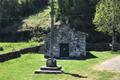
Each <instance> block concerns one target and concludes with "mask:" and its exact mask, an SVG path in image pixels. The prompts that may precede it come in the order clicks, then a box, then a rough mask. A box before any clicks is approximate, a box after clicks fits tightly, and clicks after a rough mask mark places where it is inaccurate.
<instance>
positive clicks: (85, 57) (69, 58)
mask: <svg viewBox="0 0 120 80" xmlns="http://www.w3.org/2000/svg"><path fill="white" fill-rule="evenodd" d="M93 58H98V57H97V56H95V55H93V54H92V53H90V52H87V53H86V56H81V57H78V58H76V57H72V58H71V57H67V58H57V59H58V60H87V59H93Z"/></svg>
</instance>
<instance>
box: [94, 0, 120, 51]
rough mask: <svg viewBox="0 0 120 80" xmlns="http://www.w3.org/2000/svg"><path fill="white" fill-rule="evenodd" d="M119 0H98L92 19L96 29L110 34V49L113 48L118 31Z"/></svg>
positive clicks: (119, 22)
mask: <svg viewBox="0 0 120 80" xmlns="http://www.w3.org/2000/svg"><path fill="white" fill-rule="evenodd" d="M119 3H120V0H100V2H99V3H98V4H97V6H96V15H95V18H94V20H93V22H94V24H95V25H96V28H97V30H98V31H101V32H104V33H107V34H110V35H111V36H112V50H115V44H116V43H117V41H116V35H117V33H120V4H119Z"/></svg>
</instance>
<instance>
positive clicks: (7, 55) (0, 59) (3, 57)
mask: <svg viewBox="0 0 120 80" xmlns="http://www.w3.org/2000/svg"><path fill="white" fill-rule="evenodd" d="M28 52H31V53H43V52H44V46H43V45H41V46H35V47H30V48H24V49H20V50H18V51H13V52H8V53H3V54H0V62H4V61H7V60H11V59H14V58H18V57H20V56H21V54H26V53H28Z"/></svg>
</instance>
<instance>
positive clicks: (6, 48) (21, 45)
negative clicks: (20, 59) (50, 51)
mask: <svg viewBox="0 0 120 80" xmlns="http://www.w3.org/2000/svg"><path fill="white" fill-rule="evenodd" d="M39 44H40V43H37V42H21V43H20V42H19V43H4V42H0V47H3V49H4V50H3V51H0V54H1V53H5V52H10V51H12V50H19V49H23V48H27V47H32V46H37V45H39Z"/></svg>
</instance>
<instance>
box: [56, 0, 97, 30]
mask: <svg viewBox="0 0 120 80" xmlns="http://www.w3.org/2000/svg"><path fill="white" fill-rule="evenodd" d="M58 1H59V8H60V9H59V12H60V15H65V16H67V17H69V23H70V24H71V27H73V28H76V30H80V31H85V32H91V31H92V30H93V24H92V18H93V17H94V13H95V5H96V3H97V2H98V1H97V0H58Z"/></svg>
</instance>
